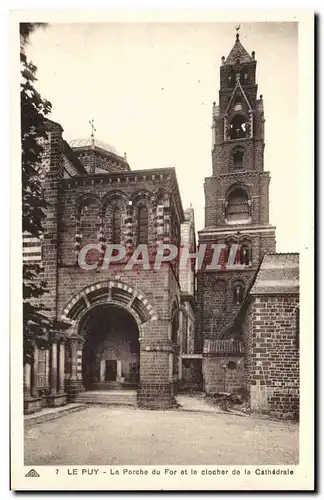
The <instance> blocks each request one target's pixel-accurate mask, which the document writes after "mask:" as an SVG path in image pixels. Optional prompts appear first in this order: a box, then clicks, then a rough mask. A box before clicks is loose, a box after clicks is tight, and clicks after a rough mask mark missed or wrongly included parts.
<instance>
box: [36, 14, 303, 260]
mask: <svg viewBox="0 0 324 500" xmlns="http://www.w3.org/2000/svg"><path fill="white" fill-rule="evenodd" d="M235 34H236V32H235V24H233V23H215V22H209V23H201V22H197V23H164V24H162V23H161V24H159V23H89V24H84V23H73V24H51V25H49V26H48V27H47V28H46V29H44V30H43V29H39V30H37V31H36V32H35V33H34V34H33V35H32V36H31V39H30V44H29V46H28V49H27V55H28V56H29V58H30V59H31V60H32V61H33V62H34V64H36V66H37V68H38V71H37V76H38V81H37V83H36V86H37V89H38V91H39V92H40V93H41V95H42V97H43V98H46V99H48V100H49V101H50V102H51V103H52V114H51V119H52V120H54V121H57V122H59V123H60V124H61V125H62V127H63V129H64V132H63V137H64V139H65V140H66V141H68V142H69V141H71V140H72V139H75V138H81V137H84V138H86V137H89V136H90V134H91V128H90V125H89V120H92V119H94V123H95V127H96V137H97V139H99V140H102V141H104V142H106V143H108V144H112V145H113V146H114V147H115V148H116V149H117V151H118V152H119V154H121V155H123V154H124V152H127V159H128V162H129V164H130V167H131V169H132V170H138V169H148V168H160V167H175V169H176V173H177V178H178V183H179V188H180V193H181V198H182V203H183V207H184V209H186V208H187V207H189V205H190V203H191V204H192V206H193V207H194V209H195V223H196V230H200V229H202V228H203V227H204V204H205V203H204V188H203V184H204V179H205V178H206V177H208V176H210V175H212V160H211V147H212V131H211V123H212V103H213V101H216V103H217V104H218V91H219V68H220V64H221V57H222V56H225V57H226V56H227V55H228V54H229V52H230V50H231V48H232V46H233V44H234V42H235ZM240 40H241V42H242V44H243V45H244V47H245V48H246V50H247V51H248V52H249V53H251V52H252V51H253V50H254V51H255V58H256V60H257V83H258V96H259V95H260V94H262V95H263V102H264V110H265V119H266V123H265V143H266V146H265V170H267V171H269V172H270V176H271V183H270V223H271V224H273V225H275V226H276V227H277V251H278V252H298V251H300V249H301V246H302V242H301V241H300V239H301V237H300V234H299V231H298V229H299V224H300V216H301V211H302V209H303V208H302V204H301V202H300V188H301V184H302V180H301V174H302V172H301V168H300V166H299V164H298V152H297V146H298V136H297V134H298V26H297V23H291V22H285V23H276V22H266V23H264V22H262V23H261V22H254V23H251V24H248V23H243V24H241V29H240Z"/></svg>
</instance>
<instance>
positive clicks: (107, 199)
mask: <svg viewBox="0 0 324 500" xmlns="http://www.w3.org/2000/svg"><path fill="white" fill-rule="evenodd" d="M264 122H265V117H264V109H263V98H262V96H259V97H258V96H257V82H256V59H255V53H254V52H252V54H251V55H249V54H248V52H247V51H246V50H245V48H244V47H243V46H242V44H241V42H240V40H239V35H238V34H237V36H236V41H235V44H234V46H233V48H232V50H231V51H230V53H229V55H228V57H227V58H225V57H223V58H222V63H221V66H220V90H219V103H218V105H216V103H214V105H213V116H212V131H213V148H212V173H211V176H210V177H208V178H206V179H205V185H204V190H205V227H204V228H203V229H202V230H200V231H199V232H198V237H199V245H202V244H205V245H207V253H206V258H205V259H204V263H203V266H202V267H201V268H198V269H197V270H196V269H195V264H194V263H191V264H190V265H187V266H186V267H185V268H183V267H181V266H179V259H174V260H172V261H171V262H168V263H166V264H165V265H163V266H162V267H160V268H159V269H156V268H155V267H154V262H155V258H156V249H157V247H158V246H159V245H160V244H166V245H167V244H170V243H172V244H174V245H175V246H176V247H177V248H181V247H186V248H187V249H189V251H190V252H191V253H195V252H196V236H195V223H194V212H193V208H192V207H190V208H189V209H187V210H185V211H184V210H183V207H182V203H181V198H180V192H179V187H178V183H177V178H176V174H175V170H174V169H173V168H160V169H149V170H138V171H134V170H131V168H130V166H129V164H128V161H127V158H126V155H124V156H120V155H119V154H118V153H117V151H116V150H115V149H114V148H113V147H112V146H110V145H107V144H105V143H102V142H100V141H98V140H94V138H93V136H92V137H91V138H90V139H79V140H74V141H72V142H71V143H70V144H68V143H67V142H66V141H65V140H64V139H63V136H62V132H63V129H62V127H61V126H60V125H59V124H57V123H55V122H52V121H48V139H47V141H45V142H44V144H43V145H44V155H43V162H42V165H41V166H40V170H39V175H40V176H41V179H42V182H43V188H44V195H45V199H46V201H47V205H48V208H47V218H46V222H45V225H44V235H43V239H42V240H41V241H37V240H33V239H32V238H29V237H28V235H24V249H23V257H24V259H25V260H26V261H28V260H32V261H37V262H42V264H43V266H44V279H45V280H46V282H47V284H48V287H49V293H48V294H47V295H46V296H45V300H46V305H47V307H48V308H49V313H48V315H49V317H50V319H51V320H52V324H53V325H54V327H53V326H52V327H51V328H50V330H49V332H48V335H47V336H46V338H44V339H43V340H42V342H41V343H39V344H35V347H34V355H33V359H32V360H30V361H28V362H26V363H25V368H24V374H25V376H24V392H25V398H24V399H25V411H26V412H27V413H28V412H32V411H36V410H37V409H40V408H41V407H43V406H46V405H48V406H58V405H63V404H65V403H66V402H67V401H68V400H69V401H73V400H83V401H85V402H91V401H93V399H91V398H92V397H94V396H93V393H94V391H96V392H97V393H98V391H101V393H102V394H104V393H106V392H107V391H108V390H111V389H115V390H119V391H120V390H121V389H123V390H124V389H128V390H129V394H130V393H131V391H133V392H132V395H133V397H134V398H135V401H136V404H138V405H140V406H144V407H148V408H168V407H171V406H173V405H174V404H175V395H176V393H177V390H185V391H192V390H196V391H197V390H198V391H205V392H206V393H207V394H214V393H219V392H221V393H224V392H225V393H230V392H233V391H245V392H246V393H248V394H249V396H250V400H251V408H252V409H253V410H255V411H261V412H265V411H267V412H272V413H273V414H276V415H278V416H280V417H285V416H286V417H287V418H293V417H296V415H297V414H298V395H299V372H298V360H299V342H298V333H297V332H298V331H299V327H298V317H299V291H298V290H299V288H298V255H296V254H287V255H285V254H276V253H275V228H274V226H272V225H271V224H270V222H269V182H270V176H269V172H267V171H265V170H264V147H265V137H264ZM111 243H118V244H121V245H122V246H123V247H124V248H125V252H126V253H125V256H124V257H123V258H122V259H120V260H119V261H115V262H113V261H112V262H110V264H109V266H105V265H104V264H105V252H106V250H107V247H109V245H110V244H111ZM142 244H144V245H147V247H148V261H149V266H147V267H145V266H143V265H142V264H140V263H138V265H136V266H133V267H132V269H129V268H128V263H129V260H130V259H131V258H132V256H133V255H134V253H133V252H134V249H135V248H136V247H137V246H138V245H142ZM214 244H222V245H224V250H223V251H222V253H221V256H220V263H221V266H220V268H219V269H210V268H209V267H210V266H209V264H210V261H211V253H210V252H209V250H211V249H212V245H214ZM86 245H92V247H93V248H92V250H91V251H89V252H88V253H87V254H86V262H85V264H86V266H85V267H86V268H85V267H84V266H81V265H80V260H79V259H80V255H81V254H82V252H83V249H84V248H85V246H86ZM233 245H238V246H239V247H238V250H237V251H236V253H235V258H234V264H235V265H233V266H232V267H230V266H228V265H227V264H228V259H229V256H230V255H231V249H233V248H234V246H233ZM114 256H115V257H116V255H112V256H111V257H112V258H113V257H114ZM278 351H280V354H279V352H278ZM135 391H136V392H135ZM111 392H112V391H111ZM91 394H92V396H91ZM134 394H135V396H134ZM96 397H97V396H96Z"/></svg>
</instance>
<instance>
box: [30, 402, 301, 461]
mask: <svg viewBox="0 0 324 500" xmlns="http://www.w3.org/2000/svg"><path fill="white" fill-rule="evenodd" d="M298 433H299V429H298V425H297V424H292V423H284V422H283V423H281V422H273V421H269V420H262V419H256V418H253V417H250V416H248V417H241V416H236V415H227V414H222V413H217V414H208V413H201V412H186V411H177V410H174V411H149V410H140V409H130V408H126V407H125V408H122V407H120V408H116V407H115V408H112V407H111V408H108V407H88V408H85V409H83V410H81V411H77V412H75V413H71V414H68V415H65V416H62V417H61V418H58V419H56V420H52V421H48V422H45V423H42V424H34V425H32V426H29V427H28V428H26V431H25V464H26V465H70V464H73V465H81V464H85V465H122V464H129V465H131V464H132V465H155V464H156V465H163V464H170V465H184V464H185V465H193V464H197V465H204V464H206V465H218V464H219V465H232V464H237V465H244V464H249V465H255V464H260V465H261V464H262V465H263V464H264V465H267V464H272V465H275V464H296V463H298Z"/></svg>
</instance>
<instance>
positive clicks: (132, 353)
mask: <svg viewBox="0 0 324 500" xmlns="http://www.w3.org/2000/svg"><path fill="white" fill-rule="evenodd" d="M79 335H80V336H81V337H82V338H83V339H84V344H83V350H82V382H83V386H84V388H85V389H89V390H108V389H135V388H137V385H138V383H139V373H140V343H139V330H138V326H137V323H136V321H135V319H134V317H133V316H132V315H131V314H130V313H129V312H128V311H127V310H126V309H125V308H123V307H120V306H116V305H113V304H101V305H97V306H94V307H92V308H90V309H88V310H87V312H86V313H85V314H84V315H83V317H82V321H80V324H79Z"/></svg>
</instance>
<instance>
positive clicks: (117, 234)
mask: <svg viewBox="0 0 324 500" xmlns="http://www.w3.org/2000/svg"><path fill="white" fill-rule="evenodd" d="M120 239H121V210H120V207H119V206H118V205H117V206H116V207H115V208H114V211H113V218H112V242H113V243H116V244H119V243H120Z"/></svg>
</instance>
